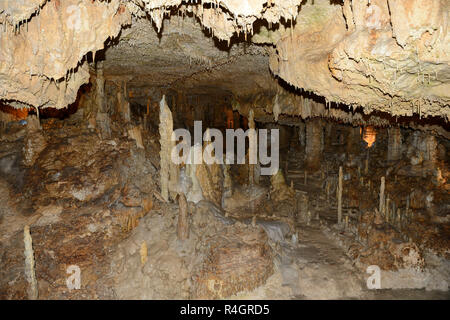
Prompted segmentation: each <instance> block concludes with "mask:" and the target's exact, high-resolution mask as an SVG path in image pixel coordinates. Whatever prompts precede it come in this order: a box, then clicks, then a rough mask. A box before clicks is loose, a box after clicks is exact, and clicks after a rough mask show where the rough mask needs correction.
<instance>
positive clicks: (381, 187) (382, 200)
mask: <svg viewBox="0 0 450 320" xmlns="http://www.w3.org/2000/svg"><path fill="white" fill-rule="evenodd" d="M384 205H385V200H384V177H381V184H380V206H379V208H378V211H379V212H380V213H381V214H384Z"/></svg>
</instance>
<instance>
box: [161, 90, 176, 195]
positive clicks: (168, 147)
mask: <svg viewBox="0 0 450 320" xmlns="http://www.w3.org/2000/svg"><path fill="white" fill-rule="evenodd" d="M172 132H173V120H172V112H171V111H170V109H169V106H168V105H167V103H166V97H165V96H163V98H162V99H161V102H160V104H159V135H160V140H159V142H160V145H161V151H160V167H161V173H160V175H161V195H162V197H163V198H164V200H166V201H168V200H169V181H170V180H171V179H170V174H171V172H170V171H171V170H170V167H171V163H172V161H171V152H172V147H173V146H174V144H175V142H172Z"/></svg>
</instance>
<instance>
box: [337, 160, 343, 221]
mask: <svg viewBox="0 0 450 320" xmlns="http://www.w3.org/2000/svg"><path fill="white" fill-rule="evenodd" d="M342 179H343V173H342V166H341V167H339V185H338V224H339V225H340V224H341V223H342Z"/></svg>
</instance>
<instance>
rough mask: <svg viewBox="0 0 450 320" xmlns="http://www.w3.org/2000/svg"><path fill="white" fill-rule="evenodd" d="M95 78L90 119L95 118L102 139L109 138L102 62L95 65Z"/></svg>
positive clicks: (109, 127) (109, 126) (109, 123)
mask: <svg viewBox="0 0 450 320" xmlns="http://www.w3.org/2000/svg"><path fill="white" fill-rule="evenodd" d="M96 71H97V72H96V76H95V81H94V88H93V95H94V97H93V102H92V103H93V104H94V105H93V106H92V113H93V114H92V115H91V116H92V117H95V121H96V124H97V126H98V127H99V129H100V134H101V136H102V138H103V139H109V138H110V137H111V121H110V118H109V115H108V113H107V110H106V101H105V77H104V75H103V61H101V62H98V63H97V65H96Z"/></svg>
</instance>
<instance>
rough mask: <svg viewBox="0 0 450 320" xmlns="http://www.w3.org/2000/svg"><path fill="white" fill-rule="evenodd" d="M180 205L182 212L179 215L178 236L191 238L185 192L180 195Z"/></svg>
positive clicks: (179, 237) (181, 238)
mask: <svg viewBox="0 0 450 320" xmlns="http://www.w3.org/2000/svg"><path fill="white" fill-rule="evenodd" d="M178 205H179V207H180V212H179V215H178V225H177V236H178V240H186V239H188V238H189V217H188V204H187V201H186V196H185V195H184V194H183V193H180V194H179V195H178Z"/></svg>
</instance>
